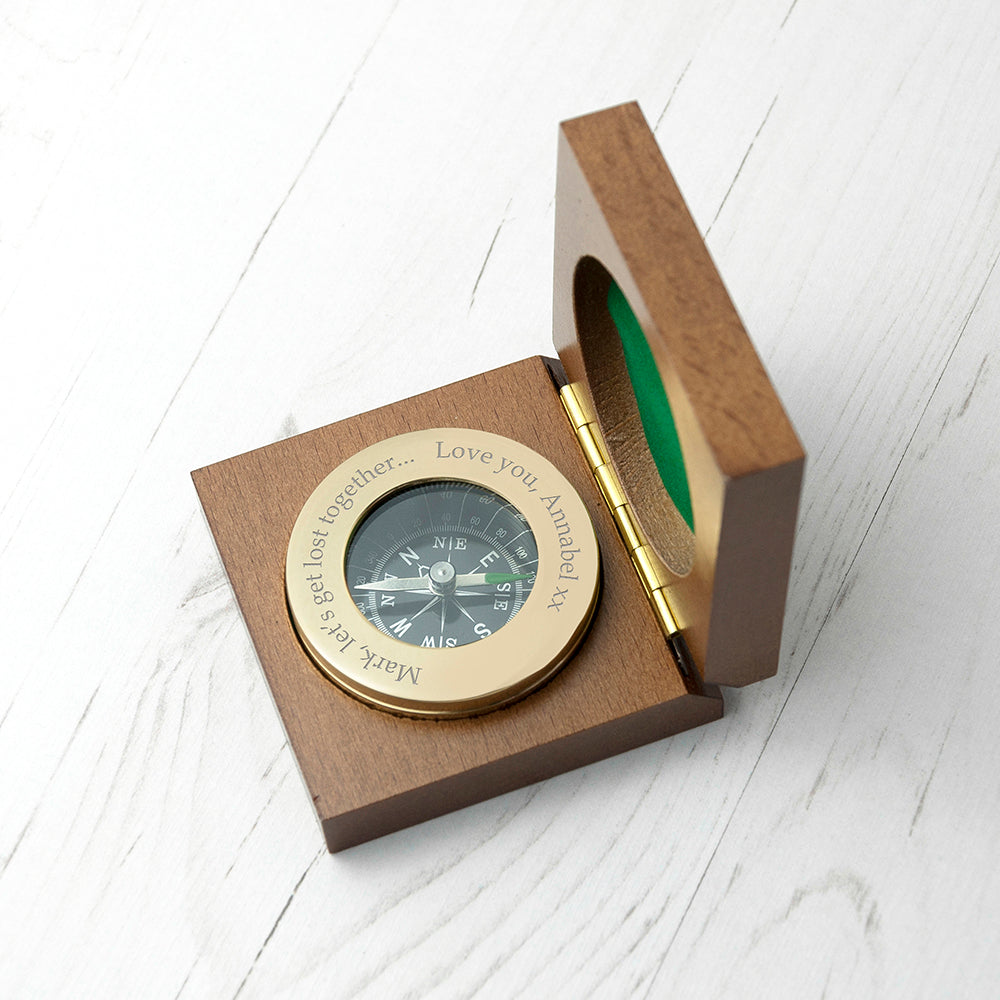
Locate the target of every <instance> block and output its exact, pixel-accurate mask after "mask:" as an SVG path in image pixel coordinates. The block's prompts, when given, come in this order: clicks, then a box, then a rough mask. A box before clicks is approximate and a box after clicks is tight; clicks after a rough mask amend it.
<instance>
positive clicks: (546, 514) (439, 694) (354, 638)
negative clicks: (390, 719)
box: [285, 427, 600, 718]
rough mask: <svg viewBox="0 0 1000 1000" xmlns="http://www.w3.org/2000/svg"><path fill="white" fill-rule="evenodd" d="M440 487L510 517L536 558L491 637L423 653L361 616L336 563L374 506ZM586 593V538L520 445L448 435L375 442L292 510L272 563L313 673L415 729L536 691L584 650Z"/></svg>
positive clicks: (443, 431)
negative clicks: (482, 497) (475, 490)
mask: <svg viewBox="0 0 1000 1000" xmlns="http://www.w3.org/2000/svg"><path fill="white" fill-rule="evenodd" d="M447 481H450V482H459V483H469V484H471V485H474V486H480V487H482V488H484V489H486V490H489V491H491V492H493V493H496V494H498V495H499V496H500V497H501V498H503V499H504V500H506V501H507V502H508V503H510V504H512V505H513V506H514V507H515V508H516V509H517V510H518V511H520V512H521V514H522V515H523V516H524V518H525V519H526V520H527V522H528V525H529V527H530V528H531V531H532V533H533V534H534V537H535V541H536V543H537V545H538V569H537V574H536V577H535V581H534V584H533V586H532V588H531V592H530V593H529V594H528V596H527V599H526V600H525V602H524V605H523V607H521V609H520V610H519V611H518V612H517V613H516V614H515V615H514V616H513V617H512V618H511V619H510V620H509V621H508V622H507V623H506V624H505V625H503V627H502V628H499V629H498V630H497V631H495V632H493V634H491V635H488V636H486V637H485V638H483V639H480V640H479V641H476V642H473V643H470V644H468V645H463V646H458V647H456V648H433V647H432V648H423V647H421V646H414V645H411V644H410V643H407V642H403V641H400V640H399V639H397V638H395V637H394V636H391V635H387V634H386V633H384V632H382V631H380V630H379V629H378V628H377V627H376V626H375V625H374V624H373V623H372V622H370V621H369V620H368V619H367V618H366V617H365V616H364V615H363V614H362V613H361V611H360V610H359V609H358V607H357V605H356V604H355V598H354V597H353V596H352V594H351V591H350V589H349V587H348V583H347V580H346V578H345V569H344V567H345V559H346V555H347V550H348V546H349V544H350V542H351V539H352V537H353V535H354V532H355V530H356V528H357V527H358V526H359V525H360V524H361V522H362V521H363V520H364V519H365V517H366V516H367V515H368V514H369V513H370V512H371V511H372V510H373V509H374V508H375V507H376V506H377V505H379V504H380V503H382V502H383V501H385V500H386V499H387V498H389V497H390V496H392V495H394V494H396V493H398V492H399V491H400V490H402V489H404V488H406V487H408V486H412V485H416V484H420V483H426V482H447ZM320 541H321V542H322V544H317V542H320ZM599 589H600V555H599V550H598V546H597V539H596V536H595V535H594V529H593V525H592V524H591V521H590V516H589V514H588V513H587V509H586V507H585V506H584V503H583V501H582V499H581V498H580V497H579V495H578V494H577V493H576V490H575V489H574V488H573V486H572V485H571V484H570V483H569V481H568V480H567V479H566V477H565V476H563V474H562V473H561V472H559V470H558V469H557V468H556V467H555V466H554V465H552V463H551V462H549V461H548V460H547V459H545V458H544V457H543V456H541V455H539V454H538V453H537V452H536V451H534V450H533V449H531V448H529V447H527V445H524V444H521V443H520V442H517V441H513V440H511V439H510V438H505V437H502V436H500V435H498V434H491V433H489V432H486V431H478V430H469V429H461V428H452V427H449V428H431V429H429V430H421V431H413V432H411V433H409V434H401V435H398V436H396V437H391V438H387V439H385V440H384V441H380V442H379V443H378V444H375V445H372V446H370V447H368V448H365V449H364V450H363V451H360V452H358V453H357V454H355V455H353V456H352V457H351V458H349V459H347V460H346V461H345V462H343V463H341V464H340V465H339V466H338V467H337V468H336V469H334V470H333V471H332V472H331V473H330V474H329V475H328V476H327V477H326V478H325V479H324V480H323V481H322V482H321V483H320V484H319V485H318V486H317V487H316V489H315V490H314V491H313V493H312V495H311V496H310V497H309V499H308V500H307V501H306V503H305V505H304V506H303V508H302V510H301V512H300V513H299V516H298V518H297V520H296V522H295V525H294V527H293V528H292V533H291V536H290V539H289V543H288V554H287V557H286V561H285V592H286V596H287V600H288V609H289V613H290V617H291V622H292V625H293V627H294V629H295V631H296V633H297V635H298V637H299V639H300V641H301V643H302V645H303V647H304V648H305V650H306V651H307V653H308V654H309V656H310V657H311V659H312V660H313V662H314V663H315V664H316V666H317V667H318V668H319V669H320V670H321V671H322V672H323V673H324V674H325V675H326V676H327V677H328V678H329V679H330V680H332V681H334V682H335V683H336V684H338V685H339V686H340V687H341V688H343V689H344V690H345V691H347V692H349V693H350V694H352V695H353V696H354V697H356V698H359V699H360V700H362V701H364V702H366V703H368V704H370V705H373V706H375V707H378V708H381V709H384V710H387V711H390V712H393V713H395V714H401V715H409V716H416V717H436V718H460V717H464V716H470V715H478V714H482V713H485V712H489V711H492V710H494V709H497V708H501V707H502V706H504V705H507V704H510V703H511V702H513V701H516V700H518V699H520V698H523V697H524V696H525V695H527V694H529V693H531V692H532V691H534V690H535V689H536V688H538V687H540V686H541V685H542V684H544V683H545V682H546V681H548V680H549V679H550V678H551V677H552V676H553V675H554V674H555V673H556V672H557V671H558V670H559V669H560V667H562V666H563V664H564V663H565V662H566V661H567V660H568V659H569V657H570V656H571V655H572V653H573V652H574V650H575V649H576V647H577V646H578V645H579V643H580V641H581V640H582V639H583V637H584V635H585V634H586V632H587V629H588V627H589V625H590V620H591V618H592V617H593V614H594V611H595V609H596V606H597V601H598V595H599Z"/></svg>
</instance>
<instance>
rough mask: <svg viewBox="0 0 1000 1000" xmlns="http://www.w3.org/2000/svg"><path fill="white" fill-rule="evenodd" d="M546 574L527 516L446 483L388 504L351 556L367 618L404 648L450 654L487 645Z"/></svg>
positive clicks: (410, 491) (353, 583)
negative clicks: (541, 569)
mask: <svg viewBox="0 0 1000 1000" xmlns="http://www.w3.org/2000/svg"><path fill="white" fill-rule="evenodd" d="M537 569H538V545H537V543H536V542H535V536H534V534H533V533H532V531H531V528H530V527H529V526H528V522H527V519H526V518H525V516H524V515H523V514H522V513H521V512H520V511H519V510H518V509H517V508H516V507H515V506H514V505H513V504H512V503H510V502H509V501H507V500H505V499H504V498H503V497H501V496H500V495H499V494H497V493H494V492H493V491H492V490H488V489H486V488H484V487H482V486H476V485H474V484H472V483H466V482H457V481H442V480H439V481H436V482H429V483H421V484H419V485H416V486H410V487H407V488H405V489H403V490H400V491H399V492H398V493H395V494H394V495H392V496H390V497H388V498H387V499H385V500H383V501H382V502H381V503H379V504H378V505H377V506H376V507H375V508H374V509H373V510H371V511H369V513H368V514H367V515H366V516H365V518H364V520H363V521H362V522H361V523H360V524H359V525H358V527H357V529H356V531H355V533H354V536H353V537H352V538H351V541H350V543H349V545H348V548H347V559H346V566H345V576H346V579H347V585H348V587H349V588H350V590H351V593H352V595H353V597H354V600H355V603H356V605H357V607H358V610H359V611H360V612H361V613H362V614H363V615H364V616H365V618H367V619H368V621H370V622H371V623H372V624H373V625H374V626H375V627H376V628H377V629H378V630H379V631H381V632H384V633H385V634H386V635H391V636H394V637H395V638H397V639H399V640H401V641H402V642H406V643H410V644H411V645H414V646H423V647H426V648H439V649H447V648H452V647H456V646H464V645H467V644H468V643H472V642H478V641H480V640H482V639H485V638H487V637H488V636H490V635H492V634H493V633H494V632H497V631H498V630H499V629H501V628H503V627H504V626H505V625H506V624H507V623H508V622H509V621H510V620H511V619H512V618H513V617H514V616H515V615H516V614H517V613H518V612H519V611H520V610H521V608H522V607H523V606H524V603H525V601H526V600H527V598H528V595H529V594H530V593H531V589H532V586H533V585H534V582H535V574H536V572H537Z"/></svg>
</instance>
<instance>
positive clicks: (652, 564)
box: [559, 382, 689, 673]
mask: <svg viewBox="0 0 1000 1000" xmlns="http://www.w3.org/2000/svg"><path fill="white" fill-rule="evenodd" d="M559 398H560V399H561V400H562V404H563V408H564V409H565V410H566V415H567V416H568V417H569V421H570V423H571V424H572V425H573V430H574V431H575V432H576V437H577V440H578V441H579V442H580V449H581V450H582V451H583V453H584V455H585V456H586V458H587V464H588V465H589V466H590V468H591V471H592V472H593V473H594V479H596V480H597V485H598V487H599V489H600V491H601V495H602V496H603V497H604V500H605V502H606V503H607V505H608V509H609V510H610V511H611V516H612V517H613V518H614V521H615V524H616V525H617V527H618V533H619V534H620V535H621V537H622V541H623V542H624V543H625V546H626V548H627V549H628V552H629V555H630V556H631V559H632V565H633V566H634V567H635V571H636V573H638V575H639V579H640V580H641V581H642V586H643V589H644V590H645V591H646V596H647V597H648V598H649V603H650V606H651V607H652V609H653V613H654V614H655V615H656V619H657V621H658V622H659V623H660V628H661V629H662V630H663V634H664V635H665V636H666V637H667V639H669V640H671V646H673V647H674V649H675V652H677V653H678V660H679V662H680V664H681V669H682V670H683V671H684V672H685V673H688V666H689V664H688V658H689V654H686V650H685V649H683V645H682V641H681V642H680V643H678V640H681V635H680V629H679V628H678V626H677V619H676V618H675V617H674V614H673V612H672V611H671V610H670V604H669V603H668V601H667V596H666V593H665V591H664V588H663V581H662V580H661V579H660V577H659V575H658V574H657V571H656V557H655V556H654V555H653V551H652V549H651V548H650V546H649V542H648V540H647V539H646V536H645V535H644V534H643V531H642V529H641V528H640V527H639V524H638V522H637V521H636V519H635V516H634V515H633V514H632V508H631V506H630V505H629V502H628V500H627V499H626V497H625V492H624V490H623V489H622V487H621V483H620V482H619V480H618V475H617V473H616V472H615V470H614V467H613V466H612V465H611V463H610V461H609V460H608V453H607V449H606V447H605V445H604V438H603V436H602V435H601V430H600V427H598V425H597V421H596V419H595V418H594V417H593V415H592V414H590V412H589V408H588V406H587V403H586V401H585V397H584V396H583V394H582V393H581V392H580V391H579V390H578V389H577V384H576V383H575V382H571V383H570V384H569V385H564V386H563V387H562V388H561V389H560V390H559ZM678 646H680V648H678ZM685 654H686V655H685Z"/></svg>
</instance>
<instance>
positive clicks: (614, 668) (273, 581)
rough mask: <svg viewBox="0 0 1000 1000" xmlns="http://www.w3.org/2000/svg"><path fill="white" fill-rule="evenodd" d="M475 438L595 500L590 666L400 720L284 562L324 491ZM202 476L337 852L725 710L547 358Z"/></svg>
mask: <svg viewBox="0 0 1000 1000" xmlns="http://www.w3.org/2000/svg"><path fill="white" fill-rule="evenodd" d="M437 426H450V427H470V428H476V429H482V430H488V431H492V432H494V433H499V434H504V435H506V436H508V437H512V438H516V439H517V440H519V441H522V442H524V443H525V444H527V445H529V446H530V447H532V448H534V449H535V450H536V451H538V452H540V453H541V454H542V455H544V456H545V457H546V458H548V459H549V460H550V461H552V462H553V463H554V464H555V465H556V466H558V468H559V469H560V470H561V471H562V472H563V474H564V475H565V476H566V477H567V478H568V479H569V480H570V482H571V483H572V484H573V485H574V486H575V488H576V489H577V490H578V491H579V493H580V495H581V496H582V497H583V498H584V501H585V502H586V504H587V506H588V508H589V509H590V511H591V514H592V517H593V520H594V526H595V529H596V532H597V537H598V541H599V543H600V545H601V553H602V560H603V562H602V572H603V586H602V597H601V603H600V606H599V608H598V611H597V613H596V615H595V618H594V622H593V625H592V627H591V630H590V633H589V635H588V636H587V638H586V640H585V641H584V643H583V645H582V646H581V647H580V649H579V651H578V652H577V654H576V655H575V656H574V657H573V658H572V660H571V661H570V662H569V663H568V664H567V665H566V666H565V667H564V669H563V670H562V671H561V672H560V673H559V674H558V675H557V676H556V677H555V678H554V679H553V680H552V681H550V682H549V683H548V684H547V685H546V686H545V687H544V688H542V689H541V690H540V691H538V692H536V693H535V694H533V695H530V696H529V697H527V698H526V699H524V700H523V701H521V702H519V703H517V704H515V705H512V706H510V707H508V708H505V709H501V710H500V711H497V712H493V713H491V714H489V715H485V716H480V717H478V718H474V719H459V720H449V721H427V720H418V719H404V718H398V717H396V716H393V715H389V714H388V713H385V712H381V711H378V710H376V709H373V708H369V707H367V706H365V705H363V704H361V703H360V702H358V701H355V700H354V699H353V698H351V697H350V696H348V695H346V694H345V693H344V692H342V691H341V690H340V689H339V688H337V687H336V686H335V685H334V684H333V683H332V682H330V681H329V680H327V679H326V678H325V677H324V676H323V675H322V674H321V673H320V672H319V670H318V669H317V668H316V667H315V666H314V665H313V663H312V661H311V660H310V659H309V657H308V656H307V655H306V654H305V652H304V651H303V649H302V647H301V646H300V645H299V642H298V640H297V638H296V636H295V633H294V631H293V629H292V625H291V623H290V620H289V616H288V612H287V608H286V604H285V595H284V577H283V573H284V560H285V550H286V547H287V544H288V538H289V534H290V532H291V529H292V525H293V523H294V521H295V518H296V517H297V515H298V513H299V510H300V509H301V507H302V505H303V504H304V503H305V500H306V499H307V497H308V496H309V494H310V493H311V492H312V490H313V489H314V488H315V486H316V485H317V484H318V483H319V481H320V480H321V479H322V478H323V477H324V476H325V475H326V474H327V473H328V472H329V471H330V470H331V469H332V468H334V467H335V466H336V465H338V464H339V463H340V462H341V461H343V460H345V459H346V458H349V457H350V456H351V455H352V454H354V453H355V452H357V451H359V450H360V449H362V448H365V447H367V446H368V445H371V444H374V443H375V442H377V441H379V440H382V439H383V438H386V437H390V436H392V435H395V434H401V433H404V432H406V431H410V430H415V429H418V428H430V427H437ZM192 475H193V478H194V481H195V485H196V487H197V490H198V493H199V496H200V497H201V501H202V505H203V507H204V509H205V513H206V516H207V518H208V522H209V525H210V527H211V529H212V533H213V534H214V536H215V540H216V544H217V546H218V549H219V553H220V555H221V557H222V560H223V563H224V564H225V567H226V571H227V573H228V574H229V579H230V582H231V583H232V586H233V590H234V592H235V594H236V598H237V601H238V602H239V605H240V609H241V611H242V613H243V617H244V619H245V621H246V623H247V627H248V629H249V631H250V635H251V638H252V640H253V643H254V646H255V648H256V650H257V654H258V656H259V658H260V662H261V666H262V668H263V670H264V674H265V676H266V678H267V681H268V684H269V686H270V688H271V691H272V693H273V695H274V700H275V703H276V705H277V707H278V711H279V713H280V714H281V718H282V722H283V724H284V726H285V729H286V732H287V733H288V738H289V741H290V743H291V745H292V748H293V750H294V752H295V756H296V758H297V760H298V762H299V766H300V769H301V771H302V775H303V778H304V779H305V782H306V785H307V787H308V789H309V794H310V796H311V797H312V799H313V803H314V804H315V807H316V812H317V814H318V816H319V819H320V822H321V824H322V827H323V831H324V835H325V836H326V841H327V844H328V846H329V848H330V850H331V851H336V850H341V849H343V848H346V847H350V846H352V845H354V844H357V843H361V842H362V841H365V840H369V839H371V838H373V837H376V836H380V835H382V834H385V833H389V832H391V831H393V830H398V829H401V828H403V827H405V826H408V825H411V824H413V823H417V822H420V821H422V820H425V819H429V818H431V817H434V816H438V815H441V814H442V813H445V812H448V811H450V810H452V809H456V808H460V807H462V806H465V805H468V804H470V803H473V802H477V801H480V800H482V799H486V798H489V797H491V796H494V795H497V794H500V793H502V792H505V791H508V790H510V789H513V788H517V787H519V786H521V785H524V784H528V783H530V782H533V781H537V780H539V779H541V778H544V777H548V776H550V775H553V774H557V773H560V772H562V771H565V770H568V769H570V768H573V767H578V766H580V765H582V764H585V763H588V762H590V761H594V760H598V759H601V758H604V757H607V756H610V755H612V754H616V753H620V752H622V751H623V750H627V749H630V748H632V747H635V746H639V745H641V744H643V743H647V742H650V741H652V740H655V739H659V738H661V737H663V736H667V735H670V734H671V733H675V732H679V731H680V730H683V729H687V728H689V727H692V726H697V725H701V724H703V723H705V722H709V721H711V720H713V719H716V718H718V717H719V716H720V715H721V714H722V700H721V697H720V696H719V694H718V692H717V691H716V690H715V689H714V688H712V687H711V686H704V685H703V684H702V683H701V681H700V680H699V679H697V678H693V679H688V678H685V677H683V676H682V675H681V673H680V671H679V670H678V668H677V666H676V664H675V662H674V660H673V658H672V656H671V654H670V652H669V651H668V648H667V645H666V643H665V641H664V639H663V636H662V634H661V633H660V631H659V628H658V626H657V625H656V623H655V620H654V618H653V615H652V613H651V612H650V609H649V607H648V605H647V603H646V599H645V595H644V593H643V591H642V587H641V585H640V583H639V580H638V578H637V577H636V575H635V572H634V570H633V569H632V566H631V563H630V561H629V559H628V558H627V556H626V554H625V550H624V547H623V546H622V545H621V543H620V540H619V538H618V535H617V532H616V529H615V527H614V523H613V521H612V520H611V517H610V515H609V514H608V512H607V509H606V508H605V507H604V505H603V502H602V500H601V499H600V497H599V494H598V492H597V489H596V486H595V484H594V480H593V478H592V476H591V474H590V471H589V470H588V468H587V466H586V463H585V461H584V459H583V458H582V456H581V453H580V451H579V449H578V447H577V445H576V441H575V438H574V437H573V434H572V432H571V430H570V428H569V423H568V421H567V419H566V417H565V415H564V413H563V412H562V408H561V404H560V402H559V399H558V395H557V390H556V387H555V385H554V383H553V381H552V377H551V376H550V373H549V369H548V368H547V366H546V362H545V360H544V359H542V358H530V359H528V360H525V361H521V362H518V363H516V364H513V365H509V366H507V367H505V368H501V369H498V370H496V371H492V372H488V373H486V374H484V375H479V376H476V377H474V378H471V379H467V380H465V381H462V382H458V383H455V384H453V385H450V386H446V387H444V388H442V389H437V390H435V391H433V392H429V393H425V394H423V395H421V396H416V397H414V398H412V399H408V400H404V401H403V402H400V403H396V404H393V405H391V406H386V407H383V408H381V409H379V410H375V411H372V412H370V413H365V414H361V415H360V416H357V417H352V418H350V419H348V420H344V421H341V422H339V423H336V424H330V425H328V426H326V427H321V428H318V429H317V430H314V431H310V432H308V433H306V434H300V435H298V436H296V437H293V438H289V439H287V440H285V441H280V442H277V443H276V444H272V445H269V446H267V447H265V448H261V449H258V450H256V451H251V452H248V453H246V454H244V455H238V456H236V457H235V458H231V459H228V460H226V461H223V462H219V463H217V464H215V465H211V466H208V467H207V468H204V469H199V470H198V471H196V472H194V473H193V474H192Z"/></svg>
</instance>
